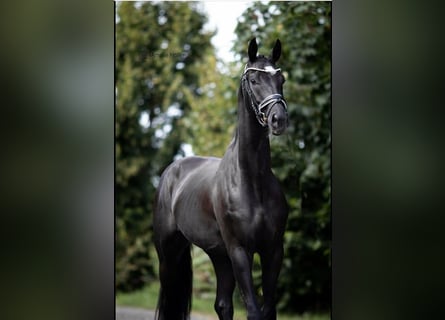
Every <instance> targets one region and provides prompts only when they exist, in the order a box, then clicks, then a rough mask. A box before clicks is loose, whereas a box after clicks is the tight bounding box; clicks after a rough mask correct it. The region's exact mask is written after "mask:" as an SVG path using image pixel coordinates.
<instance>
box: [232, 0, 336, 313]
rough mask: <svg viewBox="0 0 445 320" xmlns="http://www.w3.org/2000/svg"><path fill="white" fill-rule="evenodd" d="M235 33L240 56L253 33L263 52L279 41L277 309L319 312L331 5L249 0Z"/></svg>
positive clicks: (325, 231)
mask: <svg viewBox="0 0 445 320" xmlns="http://www.w3.org/2000/svg"><path fill="white" fill-rule="evenodd" d="M236 34H237V41H236V43H235V45H234V50H235V52H236V53H237V54H238V56H239V57H240V58H241V57H245V52H246V47H247V43H248V41H249V40H250V39H251V38H253V37H254V36H255V37H257V40H259V42H260V51H261V48H263V50H270V48H272V46H273V43H274V42H275V40H276V39H280V40H281V42H282V44H283V52H282V56H281V58H280V61H279V62H278V65H279V67H281V69H282V70H283V72H284V74H285V77H286V79H287V81H286V83H285V85H284V95H285V97H286V99H287V101H288V107H289V110H288V112H289V119H290V122H289V128H288V130H287V134H286V136H285V137H279V138H272V141H271V143H272V148H271V149H272V151H271V152H272V159H273V164H272V167H273V170H274V172H275V174H276V175H277V176H278V178H279V179H280V180H281V184H282V186H283V187H284V189H285V193H286V197H287V200H288V203H289V205H290V213H289V220H288V225H287V229H286V230H287V231H286V234H285V260H284V264H283V269H282V272H281V276H280V283H279V296H280V305H279V307H280V308H281V309H285V310H288V311H291V310H292V311H300V312H302V311H306V310H316V309H318V310H325V309H327V308H328V307H329V305H330V292H331V290H330V239H331V233H330V230H331V227H330V225H331V224H330V184H331V182H330V175H331V171H330V152H331V151H330V150H331V149H330V147H331V136H330V119H331V113H330V109H331V104H330V100H331V86H330V82H331V73H330V70H331V61H330V57H331V5H330V3H328V2H269V3H261V2H255V3H253V4H252V5H251V6H250V7H249V8H248V9H247V10H246V11H245V12H244V13H243V15H242V17H241V18H240V19H239V23H238V25H237V28H236ZM264 54H269V52H264ZM240 67H241V65H240ZM259 280H260V279H259V278H258V277H257V279H256V283H257V285H258V286H259Z"/></svg>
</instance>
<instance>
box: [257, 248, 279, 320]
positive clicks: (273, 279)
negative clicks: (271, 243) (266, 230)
mask: <svg viewBox="0 0 445 320" xmlns="http://www.w3.org/2000/svg"><path fill="white" fill-rule="evenodd" d="M282 262H283V246H282V245H279V246H278V247H277V248H271V250H270V251H269V252H267V253H265V254H263V255H261V269H262V280H263V296H264V306H263V309H262V311H263V316H264V319H265V320H276V318H277V311H276V308H275V305H276V300H275V299H276V296H275V295H276V289H277V281H278V275H279V273H280V269H281V265H282Z"/></svg>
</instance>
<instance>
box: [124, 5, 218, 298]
mask: <svg viewBox="0 0 445 320" xmlns="http://www.w3.org/2000/svg"><path fill="white" fill-rule="evenodd" d="M116 7H117V12H116V20H117V21H116V52H115V57H116V60H115V69H116V75H115V91H116V106H115V108H116V112H115V116H116V125H115V139H116V153H115V156H116V188H115V191H116V192H115V195H116V203H115V206H116V288H117V290H123V291H129V290H134V289H136V288H140V287H142V286H143V285H144V284H146V283H147V281H148V280H149V279H150V276H152V275H153V274H154V268H155V266H156V265H157V264H155V261H156V259H155V257H153V256H152V255H150V254H149V252H150V251H152V250H149V248H152V247H153V246H152V241H151V240H152V239H151V236H152V232H151V229H152V225H151V223H152V222H151V221H152V203H153V198H154V194H155V187H156V185H157V181H158V178H159V176H160V174H161V172H162V170H163V169H164V168H165V167H166V166H167V165H168V164H169V163H170V162H171V161H172V160H173V159H174V157H175V156H177V155H180V154H181V153H182V148H181V145H182V143H183V140H182V139H181V135H182V134H184V130H183V127H182V126H181V124H180V123H179V119H180V117H181V116H183V115H185V114H187V113H188V112H189V111H190V103H191V102H192V101H194V100H196V99H197V100H199V99H200V96H201V94H200V92H199V90H198V88H199V87H198V84H199V81H200V74H199V72H198V71H199V68H197V64H198V62H200V61H202V60H203V59H204V58H205V57H207V56H208V55H210V54H212V51H211V50H212V46H211V44H210V39H211V36H212V33H210V32H206V31H204V29H203V26H204V24H205V22H206V17H205V15H203V14H202V13H201V11H202V10H201V8H200V7H199V4H198V3H193V2H192V3H178V2H140V3H138V2H136V3H134V2H122V3H118V4H117V6H116Z"/></svg>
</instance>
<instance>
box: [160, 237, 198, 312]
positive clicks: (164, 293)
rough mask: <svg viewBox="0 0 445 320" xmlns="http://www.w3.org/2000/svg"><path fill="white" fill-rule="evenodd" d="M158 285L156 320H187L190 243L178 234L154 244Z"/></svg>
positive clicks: (189, 282) (189, 287)
mask: <svg viewBox="0 0 445 320" xmlns="http://www.w3.org/2000/svg"><path fill="white" fill-rule="evenodd" d="M156 250H157V252H158V256H159V279H160V282H161V287H160V294H159V300H158V308H157V314H156V319H158V320H185V319H188V317H189V313H190V308H191V298H192V281H193V279H192V278H193V277H192V266H191V255H190V243H189V242H188V241H187V240H186V239H185V238H184V236H183V235H182V234H181V233H180V232H179V231H175V232H172V233H170V234H168V235H165V234H164V235H163V236H162V238H161V239H160V240H159V241H156Z"/></svg>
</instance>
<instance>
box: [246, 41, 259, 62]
mask: <svg viewBox="0 0 445 320" xmlns="http://www.w3.org/2000/svg"><path fill="white" fill-rule="evenodd" d="M257 52H258V45H257V44H256V38H253V39H252V40H250V42H249V50H248V53H249V61H250V62H254V61H255V60H256V54H257Z"/></svg>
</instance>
